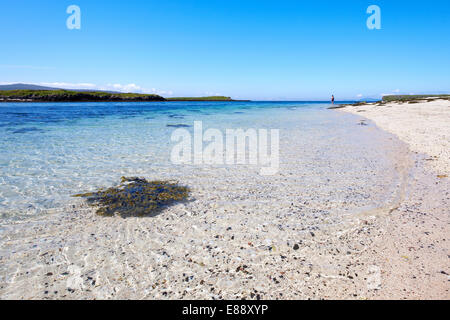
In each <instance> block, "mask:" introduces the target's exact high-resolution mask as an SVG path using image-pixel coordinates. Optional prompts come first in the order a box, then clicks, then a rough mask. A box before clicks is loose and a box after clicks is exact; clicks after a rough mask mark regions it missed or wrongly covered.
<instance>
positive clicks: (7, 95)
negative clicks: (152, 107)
mask: <svg viewBox="0 0 450 320" xmlns="http://www.w3.org/2000/svg"><path fill="white" fill-rule="evenodd" d="M109 101H118V102H120V101H123V102H132V101H136V102H138V101H237V100H233V99H231V98H230V97H222V96H212V97H183V98H164V97H161V96H159V95H156V94H141V93H116V92H105V91H73V90H5V91H0V102H109Z"/></svg>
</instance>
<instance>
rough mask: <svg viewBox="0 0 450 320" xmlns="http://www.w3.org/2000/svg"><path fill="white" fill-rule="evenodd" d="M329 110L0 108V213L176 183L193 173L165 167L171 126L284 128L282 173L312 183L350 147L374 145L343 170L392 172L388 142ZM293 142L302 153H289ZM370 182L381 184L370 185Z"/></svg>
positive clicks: (301, 106) (270, 105) (244, 105)
mask: <svg viewBox="0 0 450 320" xmlns="http://www.w3.org/2000/svg"><path fill="white" fill-rule="evenodd" d="M327 106H328V105H325V104H319V103H305V102H170V103H163V102H162V103H159V102H158V103H155V102H152V103H20V104H15V103H7V104H1V105H0V149H1V150H2V152H1V154H0V215H1V216H2V217H4V218H6V217H8V218H10V217H26V216H35V215H38V214H45V213H51V212H58V211H61V210H66V208H67V206H68V205H70V204H71V203H72V201H73V199H72V198H71V197H70V196H71V195H73V194H76V193H79V192H83V191H89V190H94V189H95V188H99V187H107V186H110V185H112V184H116V183H117V182H118V180H119V178H120V177H121V176H124V175H125V176H145V177H149V178H180V179H181V180H182V179H183V176H184V175H185V173H186V172H187V171H186V170H190V171H189V174H192V170H193V171H194V174H195V168H192V167H189V168H186V167H182V166H175V165H173V164H172V163H171V162H170V150H171V148H172V147H173V145H174V143H173V142H171V140H170V136H171V134H172V132H173V131H174V130H175V127H173V126H179V125H183V126H192V125H193V122H194V121H203V125H204V128H205V129H206V128H217V129H221V130H225V129H227V128H232V129H236V128H244V129H247V128H255V129H260V128H266V129H270V128H272V129H280V139H281V142H280V148H281V149H280V153H281V155H280V161H281V168H280V170H281V173H282V170H283V161H285V162H288V163H291V164H292V163H301V164H304V165H301V166H300V168H303V169H299V170H300V171H298V170H297V172H298V175H299V176H304V177H305V179H304V181H306V182H305V183H311V185H312V184H314V183H315V182H314V181H321V179H323V177H324V176H327V177H328V178H327V180H329V178H333V177H332V175H333V165H334V164H333V163H338V162H339V159H343V157H340V156H339V154H340V152H342V151H343V149H342V148H345V144H347V143H348V146H347V147H348V148H349V150H352V148H353V149H355V146H360V145H366V146H367V145H368V144H371V146H370V148H368V149H367V150H366V151H365V152H366V153H367V154H366V155H364V157H361V159H358V160H357V161H355V163H353V164H352V163H347V162H346V163H345V165H343V164H342V163H340V164H339V166H340V167H339V168H341V169H342V168H343V167H344V168H348V170H361V171H364V169H363V168H362V164H361V163H362V162H364V161H365V160H364V159H366V160H367V159H368V160H367V161H369V162H370V161H372V162H370V163H371V164H370V165H371V166H374V167H376V168H374V172H380V173H381V172H384V173H385V174H387V171H386V169H389V170H390V169H392V165H391V163H390V162H389V159H388V158H386V159H385V158H384V153H383V143H384V141H385V140H386V139H387V138H386V137H384V136H383V135H382V134H377V135H374V134H373V133H371V134H369V133H368V132H366V131H365V133H360V131H357V130H360V128H357V126H356V125H355V117H354V116H350V115H342V114H340V113H337V112H334V111H329V110H326V107H327ZM187 129H188V130H191V129H192V128H190V127H187ZM293 137H295V139H293ZM290 139H293V140H292V141H291V140H290ZM343 141H344V142H343ZM343 143H344V144H343ZM293 144H296V145H295V146H294V147H295V148H301V149H302V150H301V152H300V150H299V152H298V153H295V152H294V153H292V152H291V151H292V148H293ZM297 144H298V145H297ZM285 150H290V152H284V151H285ZM308 150H311V151H310V152H308ZM353 152H355V154H356V153H357V152H356V151H355V150H353ZM283 155H285V156H284V158H283ZM297 157H298V158H297ZM327 159H329V160H330V161H331V159H333V161H332V162H327V161H326V160H327ZM336 159H337V160H336ZM374 159H376V161H375V160H374ZM360 164H361V165H360ZM302 170H304V171H302ZM307 173H309V174H307ZM371 176H373V173H372V174H371ZM383 176H384V175H383ZM335 178H336V177H335ZM308 179H309V180H310V181H309V182H308ZM379 179H380V180H381V179H382V175H380V177H379ZM367 183H368V184H372V185H375V184H377V183H380V184H381V182H379V181H372V180H370V179H369V178H367Z"/></svg>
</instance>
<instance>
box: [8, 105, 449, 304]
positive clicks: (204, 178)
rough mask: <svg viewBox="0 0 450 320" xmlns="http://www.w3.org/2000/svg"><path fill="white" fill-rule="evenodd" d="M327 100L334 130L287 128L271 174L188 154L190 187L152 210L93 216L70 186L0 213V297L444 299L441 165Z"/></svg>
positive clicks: (444, 182)
mask: <svg viewBox="0 0 450 320" xmlns="http://www.w3.org/2000/svg"><path fill="white" fill-rule="evenodd" d="M330 112H331V113H330V117H331V118H329V119H328V120H327V122H326V123H325V125H326V126H327V128H331V126H335V127H333V129H332V132H333V137H332V138H331V139H332V140H328V141H327V140H323V141H322V142H321V143H318V144H317V145H313V146H311V145H310V144H307V143H306V141H305V139H302V137H301V136H298V135H296V129H295V128H292V131H288V132H285V133H284V139H282V145H281V147H280V150H281V151H282V153H283V154H282V159H283V160H284V161H283V163H282V167H281V168H280V173H279V174H278V175H276V176H272V177H269V178H267V177H262V176H259V175H258V173H257V172H258V170H257V169H252V168H247V167H233V168H227V167H201V168H184V169H183V171H182V172H181V173H178V177H177V178H178V180H179V181H180V182H181V183H182V184H187V185H193V186H195V187H194V188H193V195H192V199H191V201H190V202H188V203H183V204H178V205H175V206H173V207H170V208H168V209H167V210H166V211H164V212H163V213H162V214H160V215H158V216H157V217H154V218H127V219H121V218H117V217H113V218H105V217H99V216H97V215H95V210H94V209H92V208H89V207H87V206H86V205H85V204H84V203H83V202H82V201H81V200H80V201H79V202H77V203H74V204H73V207H71V208H68V209H67V210H65V212H62V213H58V214H52V215H46V216H39V217H36V218H33V219H27V220H24V221H16V222H8V223H3V224H2V225H1V226H0V231H1V232H0V241H1V243H2V246H1V251H0V263H1V267H0V298H2V299H242V298H245V299H333V298H337V299H380V298H423V299H427V298H438V299H448V298H449V294H448V289H449V285H448V283H449V279H448V276H447V273H450V270H448V257H449V256H448V254H449V250H448V249H449V246H448V241H447V239H446V237H447V236H448V234H449V232H448V231H449V228H448V222H449V221H448V209H447V208H448V207H449V199H448V190H449V188H448V187H449V185H448V179H441V178H438V177H437V175H436V174H435V173H430V172H429V171H428V170H427V168H425V167H424V163H425V159H426V156H423V155H415V154H411V153H410V152H409V151H408V148H407V145H406V144H404V143H402V142H401V141H399V140H398V139H397V138H396V137H395V136H393V135H391V134H389V133H386V132H382V131H380V130H379V129H378V128H377V127H376V126H375V125H374V124H373V123H372V122H370V121H367V124H368V125H367V126H359V125H358V120H359V116H358V117H354V116H349V115H347V114H343V113H342V114H341V113H337V112H335V111H330ZM332 113H333V114H334V113H335V114H334V115H332ZM358 115H361V113H358ZM340 118H342V119H341V120H339V119H340ZM349 122H350V123H351V128H350V129H349V131H345V132H340V129H339V128H340V127H343V126H344V124H348V123H349ZM314 132H315V131H314ZM317 134H319V135H323V134H324V133H323V132H322V131H318V132H317ZM318 141H320V140H318ZM331 141H333V142H331ZM331 146H332V147H331ZM327 149H330V150H327ZM391 169H392V170H391ZM170 172H172V171H170ZM170 172H167V173H166V174H167V177H170V176H169V175H170ZM150 178H153V177H150ZM155 178H156V177H155ZM163 178H166V176H164V175H163ZM375 200H376V201H375ZM380 203H382V204H383V205H374V204H380ZM442 272H444V273H442Z"/></svg>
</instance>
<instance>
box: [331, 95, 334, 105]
mask: <svg viewBox="0 0 450 320" xmlns="http://www.w3.org/2000/svg"><path fill="white" fill-rule="evenodd" d="M331 104H334V95H332V96H331Z"/></svg>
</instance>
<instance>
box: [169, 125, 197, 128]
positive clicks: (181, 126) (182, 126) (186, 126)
mask: <svg viewBox="0 0 450 320" xmlns="http://www.w3.org/2000/svg"><path fill="white" fill-rule="evenodd" d="M167 127H168V128H189V127H191V126H190V125H187V124H168V125H167Z"/></svg>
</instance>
